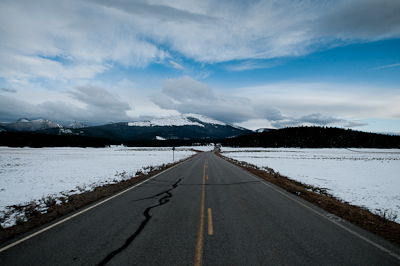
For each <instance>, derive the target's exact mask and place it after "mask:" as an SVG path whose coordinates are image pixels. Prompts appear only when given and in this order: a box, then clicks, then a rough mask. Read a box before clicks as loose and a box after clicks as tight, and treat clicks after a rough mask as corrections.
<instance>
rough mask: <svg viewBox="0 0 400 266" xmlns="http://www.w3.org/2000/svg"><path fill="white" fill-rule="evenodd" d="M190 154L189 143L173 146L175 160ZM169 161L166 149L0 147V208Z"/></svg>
mask: <svg viewBox="0 0 400 266" xmlns="http://www.w3.org/2000/svg"><path fill="white" fill-rule="evenodd" d="M193 154H194V152H193V151H191V147H187V148H181V147H177V148H176V150H175V154H174V155H175V161H179V160H182V159H185V158H188V157H190V156H191V155H193ZM172 162H173V158H172V150H171V148H127V147H112V148H40V149H33V148H7V147H0V212H1V211H5V210H6V206H10V205H18V204H27V203H29V202H31V201H32V200H33V201H38V200H40V199H42V198H43V197H47V196H49V195H50V196H52V197H55V198H57V197H61V196H63V195H64V196H65V195H71V194H77V193H81V192H83V191H88V190H92V189H93V188H94V187H97V186H100V185H103V184H109V183H114V182H118V181H120V180H122V179H124V178H127V177H128V176H130V175H132V176H135V173H136V172H137V171H139V170H142V169H143V167H146V166H150V165H151V166H160V165H163V164H168V163H172ZM124 173H126V174H124ZM14 222H15V221H7V222H3V223H2V225H3V226H10V225H13V224H14Z"/></svg>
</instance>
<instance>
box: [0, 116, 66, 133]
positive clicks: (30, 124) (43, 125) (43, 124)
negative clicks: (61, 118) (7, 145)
mask: <svg viewBox="0 0 400 266" xmlns="http://www.w3.org/2000/svg"><path fill="white" fill-rule="evenodd" d="M6 127H7V128H9V129H11V130H12V131H14V130H15V131H37V130H44V129H49V128H62V126H61V125H59V124H57V123H54V122H52V121H50V120H47V119H36V120H29V119H27V118H21V119H19V120H18V121H17V122H15V123H10V124H7V125H6Z"/></svg>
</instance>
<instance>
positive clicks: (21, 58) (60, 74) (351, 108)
mask: <svg viewBox="0 0 400 266" xmlns="http://www.w3.org/2000/svg"><path fill="white" fill-rule="evenodd" d="M399 14H400V1H393V0H343V1H341V0H334V1H317V0H304V1H300V0H265V1H253V0H243V1H239V0H238V1H231V0H229V1H207V0H204V1H189V0H185V1H182V0H169V1H160V0H143V1H141V0H138V1H131V0H114V1H108V0H80V1H74V0H69V1H61V0H60V1H57V0H36V1H31V0H26V1H25V0H18V1H15V0H11V1H8V0H0V122H13V121H15V120H17V119H19V118H22V117H26V118H28V119H37V118H46V119H50V120H52V121H54V122H58V123H61V124H69V123H71V122H73V121H78V122H82V123H86V124H88V125H98V124H105V123H108V122H110V121H113V122H119V121H125V122H128V121H138V120H146V119H151V118H161V117H168V116H171V115H178V114H180V113H197V114H203V115H207V116H210V117H213V118H215V119H218V120H221V121H223V122H226V123H232V124H236V125H240V126H244V127H247V128H250V129H257V128H262V127H272V128H281V127H287V126H298V125H319V126H334V127H344V128H352V129H356V130H361V131H372V132H399V133H400V16H399Z"/></svg>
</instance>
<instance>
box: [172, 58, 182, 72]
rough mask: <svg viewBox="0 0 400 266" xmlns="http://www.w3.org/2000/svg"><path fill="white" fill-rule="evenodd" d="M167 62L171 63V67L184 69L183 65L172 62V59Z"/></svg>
mask: <svg viewBox="0 0 400 266" xmlns="http://www.w3.org/2000/svg"><path fill="white" fill-rule="evenodd" d="M169 63H170V64H171V65H172V67H173V68H176V69H181V70H183V69H185V68H184V67H183V66H181V65H180V64H178V63H177V62H174V61H172V60H170V61H169Z"/></svg>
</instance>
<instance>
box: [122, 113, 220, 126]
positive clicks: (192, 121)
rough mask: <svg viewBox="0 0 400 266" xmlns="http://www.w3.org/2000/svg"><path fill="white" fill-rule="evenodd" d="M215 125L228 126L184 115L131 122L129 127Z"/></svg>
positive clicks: (204, 117)
mask: <svg viewBox="0 0 400 266" xmlns="http://www.w3.org/2000/svg"><path fill="white" fill-rule="evenodd" d="M204 124H214V125H222V126H226V124H225V123H223V122H221V121H218V120H216V119H214V118H211V117H208V116H205V115H199V114H182V115H178V116H171V117H166V118H158V119H153V120H151V121H140V122H129V123H128V126H137V127H151V126H199V127H204Z"/></svg>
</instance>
